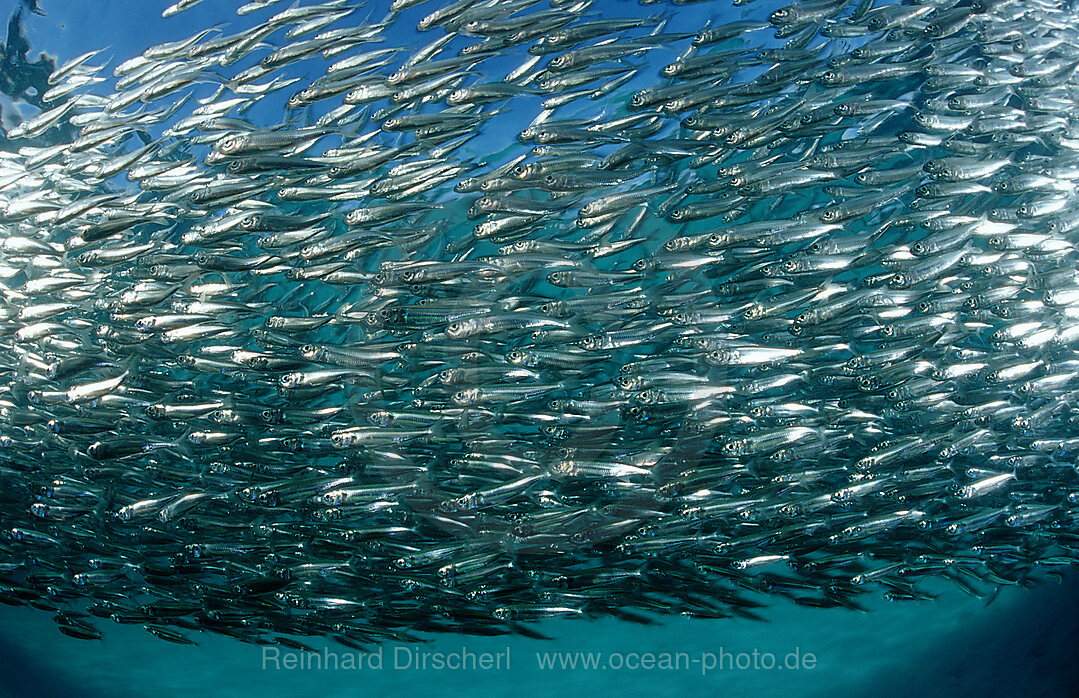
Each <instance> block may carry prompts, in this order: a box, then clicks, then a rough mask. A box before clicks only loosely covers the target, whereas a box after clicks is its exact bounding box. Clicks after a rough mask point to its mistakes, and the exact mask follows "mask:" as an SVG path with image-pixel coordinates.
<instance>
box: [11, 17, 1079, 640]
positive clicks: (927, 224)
mask: <svg viewBox="0 0 1079 698" xmlns="http://www.w3.org/2000/svg"><path fill="white" fill-rule="evenodd" d="M196 2H197V0H196ZM196 2H191V1H190V0H180V2H177V3H176V4H175V5H172V6H170V7H168V8H167V9H165V12H164V14H165V16H172V15H175V14H180V13H183V12H184V11H185V10H186V9H187V8H188V7H190V6H193V5H195V4H196ZM641 4H642V5H644V4H647V5H648V6H647V7H644V8H638V9H640V10H642V11H641V12H637V13H636V14H634V13H632V12H629V11H627V16H625V17H612V16H608V15H607V14H602V15H601V14H600V13H598V12H597V11H596V8H594V7H593V6H592V0H457V1H456V2H453V3H452V4H445V5H438V6H435V2H434V1H433V0H432V1H431V2H423V0H394V2H393V4H392V6H390V7H388V8H387V7H381V8H380V7H374V8H372V7H361V6H359V5H358V4H357V3H355V2H352V1H351V0H329V1H328V2H323V3H318V4H314V3H311V2H300V3H297V4H294V5H292V6H288V7H286V6H285V5H284V4H282V3H280V2H278V1H277V0H256V1H255V2H250V3H248V4H246V5H242V6H240V7H239V8H238V11H237V15H236V16H235V17H231V18H223V19H227V20H228V21H227V23H223V24H221V25H218V26H215V27H213V28H209V29H206V30H204V31H199V32H198V33H197V34H195V35H193V36H190V37H188V38H179V39H177V40H175V41H172V42H170V43H165V44H160V45H156V46H153V47H151V48H147V49H146V50H145V51H144V52H143V53H142V54H141V55H137V56H134V57H129V58H127V60H123V61H122V62H116V64H115V65H112V64H111V63H108V62H106V61H105V60H104V59H103V57H102V56H100V55H99V54H98V53H97V52H95V53H90V54H85V55H82V56H79V57H77V58H75V59H73V60H69V61H67V62H65V63H62V64H61V65H59V66H58V67H57V68H56V69H55V71H54V72H53V73H52V76H51V77H50V79H49V84H50V89H49V90H48V92H46V93H45V94H44V95H41V99H42V101H43V102H44V103H45V105H46V108H45V109H43V110H41V111H40V113H37V114H35V115H34V116H31V117H29V118H26V119H25V120H23V121H22V122H21V123H19V124H18V125H17V126H16V127H14V128H12V129H9V132H8V137H9V139H10V140H9V143H10V144H11V145H10V147H8V148H7V149H6V150H4V151H2V152H0V230H2V235H0V238H2V239H0V291H2V305H0V357H2V366H3V376H2V378H0V386H2V388H0V453H2V455H3V460H2V462H0V601H3V602H5V603H9V604H14V605H21V604H28V605H31V606H34V607H37V608H40V609H43V610H45V611H47V612H50V613H51V614H52V615H53V616H54V618H55V620H56V623H57V624H58V626H59V628H60V630H61V631H63V632H64V633H66V634H68V635H71V636H73V637H79V638H85V639H94V638H99V637H101V635H102V623H107V622H110V621H116V622H119V623H134V624H139V625H142V626H144V627H145V628H146V630H147V631H149V632H151V633H153V634H154V635H157V636H158V637H161V638H162V639H165V640H168V641H172V642H177V643H191V642H195V641H196V639H197V637H198V634H199V632H200V631H209V632H216V633H222V634H225V635H229V636H233V637H236V638H238V639H240V640H243V641H247V642H255V643H272V642H276V643H280V644H285V645H288V646H296V647H301V648H302V647H306V646H307V645H306V644H305V643H304V642H303V641H302V639H298V638H305V637H310V636H323V637H326V638H334V639H336V640H338V641H340V642H342V643H344V644H346V645H348V646H352V647H367V646H370V645H371V644H372V643H377V642H379V641H382V640H386V639H392V640H411V639H414V638H417V637H422V635H423V634H424V633H428V632H437V631H449V632H462V633H481V634H496V633H505V632H521V633H526V634H532V635H535V634H538V633H537V631H536V629H535V627H534V626H532V625H531V624H530V623H531V622H532V621H536V620H542V619H547V618H558V617H572V616H581V617H597V616H604V615H614V616H618V617H620V618H624V619H627V620H631V621H637V622H642V623H647V622H653V621H654V619H656V618H658V617H661V616H662V615H663V614H670V613H682V614H685V615H689V616H700V617H710V618H714V617H724V616H735V615H737V616H744V617H750V618H756V617H759V616H760V614H762V613H765V611H762V610H761V608H760V607H761V606H763V605H765V604H766V603H767V602H768V600H769V598H770V597H775V596H784V597H787V598H790V599H792V600H793V601H795V602H796V603H799V604H804V605H812V606H824V607H828V606H847V607H850V608H861V607H862V605H863V604H861V603H859V598H860V596H861V595H862V594H864V593H867V592H869V593H872V594H875V595H880V594H881V593H883V594H885V595H886V596H887V598H889V599H894V600H908V599H922V598H929V597H930V596H931V595H932V593H933V592H932V591H931V590H930V589H929V588H927V585H926V583H925V582H926V580H928V579H938V578H944V579H947V580H950V582H952V583H955V584H958V585H959V586H961V587H962V588H963V589H965V590H966V591H968V592H969V593H971V594H975V595H990V594H992V593H993V591H994V590H995V589H999V588H1000V587H1001V586H1002V585H1012V584H1028V583H1031V582H1033V581H1035V580H1038V579H1042V578H1045V577H1046V576H1053V575H1059V574H1060V572H1061V571H1062V570H1063V569H1065V568H1067V567H1069V566H1071V565H1072V564H1074V562H1075V561H1076V559H1077V558H1079V526H1077V520H1079V477H1077V455H1079V411H1077V410H1076V400H1077V398H1079V380H1077V378H1079V250H1077V249H1076V247H1075V244H1076V241H1077V240H1079V207H1077V206H1076V203H1077V201H1079V197H1077V195H1076V186H1077V184H1079V110H1077V109H1076V105H1077V102H1079V99H1077V97H1079V23H1077V21H1076V16H1075V7H1074V6H1073V5H1072V4H1070V3H1068V2H1059V1H1058V0H958V1H956V0H924V1H923V2H919V3H917V4H909V3H904V4H894V3H892V2H880V1H879V0H810V1H806V2H799V3H796V4H791V5H787V6H784V7H779V6H778V4H773V5H771V6H766V4H765V3H763V0H762V1H761V2H760V3H754V2H749V1H748V0H747V1H745V2H741V1H740V0H736V1H735V3H734V4H735V6H737V5H744V7H732V6H731V5H730V4H729V3H726V2H724V1H723V0H714V1H713V2H710V3H706V4H707V7H708V11H709V13H710V16H712V17H713V19H712V21H710V22H708V23H707V24H706V25H703V26H702V25H701V23H699V22H698V23H689V22H683V21H680V18H681V17H683V13H684V12H688V9H687V8H686V7H683V6H682V5H680V4H679V3H678V2H675V3H673V4H672V3H670V2H665V3H659V2H656V3H652V2H649V3H644V2H642V3H641ZM222 5H223V6H224V5H228V3H222ZM229 7H230V8H231V7H235V6H233V5H230V6H229ZM699 7H701V5H697V4H694V5H693V8H690V9H697V8H699ZM628 9H629V10H632V9H634V8H628ZM230 11H231V9H230ZM222 12H224V10H222ZM182 16H184V15H182V14H181V17H182ZM379 17H381V19H378V18H379ZM406 25H407V27H408V28H409V30H412V27H414V26H416V27H417V28H418V29H417V31H418V32H419V34H418V35H419V36H420V37H422V40H421V41H419V42H418V43H415V44H414V45H413V44H408V43H407V42H395V40H394V36H395V27H404V26H406ZM117 60H118V61H119V59H117ZM65 134H67V135H66V136H65ZM492 143H494V144H495V145H494V146H492V145H491V144H492ZM492 151H493V152H492Z"/></svg>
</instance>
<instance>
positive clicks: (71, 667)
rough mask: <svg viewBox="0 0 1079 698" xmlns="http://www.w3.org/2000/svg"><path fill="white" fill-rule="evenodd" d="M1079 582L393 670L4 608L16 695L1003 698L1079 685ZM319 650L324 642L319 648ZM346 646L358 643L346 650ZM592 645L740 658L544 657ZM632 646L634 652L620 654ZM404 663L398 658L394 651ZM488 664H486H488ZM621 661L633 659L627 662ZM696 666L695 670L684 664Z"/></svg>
mask: <svg viewBox="0 0 1079 698" xmlns="http://www.w3.org/2000/svg"><path fill="white" fill-rule="evenodd" d="M1077 592H1079V584H1077V583H1076V581H1075V580H1074V579H1069V580H1068V581H1067V582H1066V583H1064V584H1055V583H1054V584H1047V585H1044V586H1041V587H1038V588H1036V589H1033V590H1027V589H1019V588H1010V589H1005V590H1003V591H1002V592H1001V593H1000V595H999V596H998V597H997V598H996V599H995V600H994V601H993V602H992V603H991V604H989V605H988V606H987V605H986V604H985V601H984V600H980V599H974V598H971V597H969V596H966V595H963V594H961V593H959V592H958V591H956V590H954V589H948V588H944V589H942V590H941V595H940V596H939V598H937V599H936V600H935V601H931V602H924V603H913V604H909V603H908V604H895V603H888V602H884V601H879V600H878V601H867V603H869V605H870V606H871V612H870V613H857V612H851V611H846V610H844V609H838V610H837V609H831V610H821V609H806V608H800V607H797V606H794V605H792V604H777V605H775V606H774V607H772V608H771V609H769V610H770V613H769V619H770V621H769V622H766V623H762V622H754V621H749V620H732V619H723V620H716V621H708V620H699V619H684V618H675V619H670V620H668V621H666V622H663V623H662V624H660V625H656V626H650V627H641V626H638V625H633V624H628V623H624V622H617V621H612V620H601V621H594V622H587V621H585V622H579V621H560V622H549V623H546V624H542V625H540V626H538V628H539V629H541V630H542V631H544V632H547V633H549V634H550V635H551V636H552V637H553V638H554V639H553V640H551V641H542V640H531V639H528V638H520V637H496V638H475V637H460V636H439V637H436V638H434V639H433V640H432V641H431V642H430V643H428V644H424V645H419V646H401V645H388V646H386V647H385V648H383V662H382V668H381V669H377V668H369V667H367V668H361V669H347V668H339V669H337V670H333V669H324V670H319V669H317V668H309V669H300V668H297V669H293V670H287V669H285V668H283V667H282V668H280V669H275V668H274V666H273V663H272V662H271V663H270V664H269V665H268V666H267V667H266V668H263V655H262V652H263V650H262V649H261V648H259V647H254V646H250V645H243V644H240V643H236V642H233V641H231V640H229V639H227V638H222V637H216V636H213V635H210V634H200V635H199V636H198V640H199V645H198V646H195V647H181V646H174V645H169V644H167V643H164V642H160V641H157V640H155V639H154V638H151V637H149V636H148V635H147V634H146V633H145V632H144V631H143V630H142V629H141V628H140V627H139V626H137V625H135V626H120V625H112V624H108V625H103V626H102V628H103V630H104V631H105V640H104V641H103V642H83V641H79V640H74V639H71V638H67V637H65V636H63V635H60V634H59V633H58V632H57V631H56V630H55V628H54V627H53V624H52V623H51V621H49V619H48V617H47V616H45V615H44V614H41V613H37V612H34V611H30V610H24V609H9V608H5V609H3V610H2V611H0V623H2V627H3V628H4V630H5V632H4V639H3V641H2V643H0V666H4V667H5V670H4V673H3V676H4V681H3V687H2V690H0V695H2V696H5V698H7V697H11V698H16V697H21V696H37V697H38V698H52V697H54V696H55V697H56V698H61V697H67V696H86V697H87V698H96V697H97V696H102V697H104V696H115V697H116V698H127V697H129V696H130V697H135V696H147V695H156V696H198V695H202V696H215V697H217V696H220V697H222V698H231V697H233V696H265V697H266V698H277V697H278V696H281V697H286V696H295V697H296V698H306V697H308V696H311V697H314V696H325V695H334V696H349V697H351V696H357V697H358V696H396V695H405V696H412V697H414V698H420V697H424V698H426V697H427V696H432V697H442V698H445V697H448V696H516V697H518V698H531V697H533V696H535V697H537V698H538V697H546V696H565V695H589V694H594V695H601V696H607V695H609V696H627V697H630V696H632V697H640V698H653V697H655V696H731V697H734V696H742V697H754V698H756V697H761V698H771V697H772V696H775V697H777V698H778V697H787V698H801V697H805V698H810V697H820V698H824V697H834V698H846V697H847V696H849V697H850V698H855V697H857V696H866V695H873V696H880V697H881V698H893V697H894V698H901V697H903V696H952V697H954V698H966V697H968V696H969V697H970V698H976V697H978V698H990V697H995V696H1002V697H1003V696H1029V697H1030V698H1037V697H1042V696H1044V697H1045V698H1056V697H1066V696H1074V695H1077V691H1079V677H1077V676H1076V675H1075V672H1074V661H1075V658H1076V647H1077V644H1076V641H1077V640H1079V623H1077V617H1076V616H1077V614H1076V612H1075V611H1074V610H1072V609H1073V608H1074V605H1075V599H1076V594H1077ZM313 647H314V648H316V649H319V650H320V651H321V650H322V648H323V646H322V645H319V644H313ZM462 648H467V650H468V651H469V652H472V653H475V654H476V655H477V657H479V656H481V655H482V653H485V652H487V653H491V654H492V655H497V654H502V655H503V656H504V655H505V653H506V652H507V649H508V653H509V668H508V669H504V670H494V669H492V670H487V671H484V670H480V669H476V670H464V671H453V670H446V669H443V670H437V669H434V668H428V669H427V670H416V669H415V668H408V666H407V663H408V661H409V659H411V661H412V662H413V664H414V663H415V661H416V660H415V654H414V653H415V652H417V651H419V652H430V653H432V654H434V653H438V652H444V653H453V652H460V651H461V649H462ZM754 650H757V651H758V652H759V653H760V655H759V656H761V657H763V656H764V654H765V653H769V652H771V653H774V654H776V655H777V656H778V657H779V658H780V659H782V658H784V657H785V655H787V654H788V653H790V652H794V651H796V650H797V651H800V652H801V653H802V656H803V658H804V657H805V656H806V655H807V654H812V655H814V656H815V658H816V660H817V662H816V665H815V666H814V667H813V668H812V669H809V668H798V669H795V670H793V671H791V670H787V669H786V668H784V669H773V670H771V671H766V670H763V669H753V668H752V665H751V666H750V668H748V669H745V670H738V669H737V668H731V667H733V666H734V663H735V662H736V661H739V659H738V655H739V654H741V653H745V654H747V655H749V656H750V661H752V652H753V651H754ZM330 651H336V652H345V651H347V650H346V648H343V647H340V646H333V647H330ZM557 652H581V653H586V654H589V653H590V654H593V655H602V658H603V660H606V661H610V659H611V658H612V657H613V656H624V657H625V659H627V660H629V659H630V655H631V654H632V653H634V652H637V653H641V654H642V655H643V653H647V652H652V653H655V655H656V660H657V661H656V664H657V667H658V665H659V660H660V658H661V657H662V656H663V654H664V653H671V654H672V655H673V654H675V653H679V652H683V653H686V654H688V655H689V656H690V658H691V661H692V659H697V658H701V657H707V656H708V655H709V653H711V654H714V655H715V656H716V658H717V660H718V658H719V657H720V656H722V652H728V653H730V655H731V657H732V658H731V659H730V660H729V661H730V665H729V666H728V667H727V668H724V669H721V668H718V661H717V668H716V669H713V670H710V671H704V672H702V670H701V669H700V668H699V667H700V665H699V664H697V663H693V664H692V666H690V668H688V669H684V670H683V669H660V668H656V669H653V670H647V669H643V668H641V669H630V668H623V669H620V670H616V669H610V668H608V669H605V670H585V669H581V668H578V669H577V670H569V669H565V670H557V669H556V670H542V669H540V668H539V661H538V659H537V655H545V653H557ZM615 653H620V654H617V655H616V654H615ZM395 656H397V658H398V660H399V661H398V665H403V666H404V667H405V668H395V666H394V664H395V662H394V657H395ZM477 661H478V660H477ZM614 663H615V664H616V665H617V661H615V662H614ZM683 666H684V665H683Z"/></svg>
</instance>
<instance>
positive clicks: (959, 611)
mask: <svg viewBox="0 0 1079 698" xmlns="http://www.w3.org/2000/svg"><path fill="white" fill-rule="evenodd" d="M604 1H605V2H606V3H608V4H611V5H616V6H618V8H622V7H627V8H628V7H631V6H635V5H636V3H626V2H621V1H620V0H604ZM219 2H220V4H219ZM40 4H41V6H42V7H43V8H44V9H45V10H46V11H47V13H48V15H47V17H44V18H39V17H31V18H28V21H27V31H28V34H29V36H30V38H31V42H32V43H33V45H34V51H32V52H31V59H33V58H34V57H35V56H36V51H37V50H48V51H50V52H55V53H57V54H58V55H59V58H60V60H61V61H62V60H65V59H67V58H71V57H73V56H75V55H78V54H80V53H82V52H84V51H87V50H91V49H94V48H100V47H101V46H102V45H107V46H109V47H110V48H109V50H108V51H107V52H106V54H108V55H111V56H113V57H121V58H120V59H121V60H122V58H124V57H128V56H130V55H134V54H135V53H137V52H139V51H141V50H142V48H145V46H147V45H149V44H152V43H156V42H161V41H169V40H174V39H177V38H181V37H185V36H188V35H189V34H191V33H193V32H191V31H184V30H182V29H176V28H175V26H173V27H170V26H169V25H168V24H167V23H163V22H162V20H161V19H160V17H159V16H158V15H159V13H160V8H161V7H163V6H164V4H163V3H160V2H156V1H154V0H147V2H141V1H137V0H133V1H130V2H127V1H125V2H117V1H112V0H94V1H89V0H52V1H51V2H50V0H41V2H40ZM226 4H227V5H229V7H231V6H232V5H233V4H235V3H233V2H231V0H211V1H210V2H205V3H203V4H202V5H199V6H198V7H196V8H195V9H194V10H192V11H191V12H190V14H187V15H186V16H185V21H189V22H190V23H191V26H192V27H205V26H210V25H211V24H213V23H214V22H215V20H216V19H217V18H218V17H220V8H221V6H223V5H226ZM15 5H16V1H15V0H2V1H0V16H2V17H3V18H4V19H6V18H7V17H8V16H10V14H11V12H12V10H13V9H14V7H15ZM215 7H216V9H215ZM618 8H615V9H616V10H617V9H618ZM638 11H640V10H639V8H638ZM686 12H687V13H692V12H699V11H698V10H689V9H687V10H686ZM693 16H694V15H692V14H687V15H686V16H685V17H693ZM685 17H684V19H685ZM698 20H699V18H698V19H689V20H687V21H690V22H691V23H692V22H697V23H698V26H699V21H698ZM135 27H138V31H137V32H136V31H135V30H134V28H135ZM58 47H60V48H58ZM116 62H118V61H116V60H114V61H113V64H115V63H116ZM938 591H939V596H938V598H937V599H936V600H935V601H932V602H920V603H889V602H886V601H884V600H882V599H881V598H880V594H879V592H877V593H876V594H872V595H869V596H867V597H866V599H865V600H864V601H862V602H863V603H865V604H867V606H868V607H869V608H870V609H871V612H869V613H859V612H854V611H849V610H846V609H829V610H821V609H812V608H802V607H798V606H794V605H793V604H790V603H787V602H782V601H780V602H776V603H775V604H774V605H773V606H772V607H771V608H768V609H764V610H763V614H764V615H765V616H766V617H767V618H768V622H754V621H750V620H743V619H722V620H696V619H685V618H670V619H667V620H665V621H664V622H662V623H661V624H658V625H655V626H641V625H635V624H629V623H625V622H620V621H615V620H596V621H591V620H590V621H581V620H576V621H558V622H549V623H546V624H542V625H539V626H535V627H537V628H538V629H540V630H542V631H543V632H545V633H547V634H549V635H551V636H552V637H554V638H556V639H554V640H552V641H540V640H532V639H528V638H523V637H513V636H503V637H494V638H484V637H469V636H453V635H443V636H438V637H435V638H433V639H432V641H431V642H430V643H429V644H427V645H424V646H421V647H414V648H412V649H419V650H420V651H426V652H431V653H436V652H458V651H460V650H461V649H462V647H464V648H467V650H468V651H469V652H472V653H476V654H480V653H483V652H492V653H505V652H506V651H507V648H508V651H509V657H510V663H509V664H510V665H509V668H508V669H503V670H497V671H496V670H486V671H485V670H464V671H452V670H434V669H427V670H417V669H415V668H409V669H396V668H394V666H393V664H394V662H393V657H394V656H395V653H396V652H397V651H398V650H397V649H396V648H397V647H398V646H397V645H388V646H386V647H385V648H384V650H383V652H384V654H383V658H384V661H383V667H382V668H381V669H377V670H376V669H360V670H337V671H334V670H316V669H309V670H301V669H294V670H285V669H280V670H275V669H273V668H268V669H264V668H263V666H262V664H263V662H262V649H261V648H260V647H257V646H254V645H247V644H243V643H240V642H237V641H234V640H231V639H229V638H225V637H220V636H216V635H212V634H210V633H204V634H192V635H193V636H194V637H195V638H196V639H197V640H198V641H199V644H198V645H197V646H194V647H187V646H177V645H173V644H169V643H166V642H163V641H160V640H157V639H155V638H153V637H151V636H150V635H149V634H148V633H146V632H145V631H144V630H143V629H142V628H141V627H140V626H138V625H134V626H123V625H117V624H113V623H111V622H108V621H102V622H100V623H99V627H100V628H101V629H102V630H103V631H104V633H105V639H104V640H103V641H92V642H85V641H80V640H75V639H71V638H68V637H66V636H64V635H62V634H60V633H59V632H58V631H57V630H56V627H55V624H54V623H53V622H52V620H51V619H50V617H49V614H48V613H44V612H40V611H33V610H30V609H23V608H12V607H7V606H4V607H0V629H2V633H0V696H3V697H9V696H10V697H15V696H34V697H35V698H50V697H52V696H56V697H62V698H74V697H78V698H82V697H86V698H93V697H96V696H103V697H104V696H109V697H110V698H111V697H115V698H123V697H127V696H161V697H171V696H185V697H194V698H210V697H217V696H221V697H228V696H259V697H260V698H277V697H278V696H281V697H296V698H302V697H305V696H335V697H336V696H342V697H347V696H405V697H406V698H420V697H422V696H438V697H439V698H448V697H450V696H481V697H486V696H492V697H497V696H513V697H514V698H530V697H532V696H566V697H569V696H587V697H589V698H605V697H606V696H646V697H648V698H655V697H657V696H668V695H669V696H697V695H701V696H732V697H733V696H738V697H754V698H756V697H758V696H760V697H763V698H771V697H773V696H776V697H784V698H797V697H801V696H806V697H809V696H828V697H835V698H844V697H846V696H852V697H853V696H874V697H877V698H891V697H893V696H894V697H896V698H900V697H904V696H918V697H924V698H928V697H932V696H949V697H951V698H963V697H966V696H971V697H975V696H976V697H978V698H992V697H995V696H1001V697H1004V696H1007V697H1013V696H1014V697H1016V698H1036V697H1038V696H1046V697H1058V696H1059V697H1064V698H1067V697H1069V696H1079V672H1077V669H1076V661H1075V660H1076V658H1077V656H1079V609H1077V601H1079V580H1077V579H1076V578H1075V576H1074V575H1072V576H1069V577H1068V578H1067V580H1066V581H1065V582H1064V583H1063V584H1057V583H1053V582H1050V583H1047V584H1044V585H1041V586H1038V587H1035V588H1033V589H1023V588H1008V589H1004V590H1003V591H1002V592H1001V593H1000V595H999V596H998V597H997V598H996V599H995V600H994V601H993V602H992V603H991V604H989V605H986V603H985V601H984V600H982V599H975V598H971V597H969V596H967V595H965V594H963V593H961V592H960V591H958V590H957V589H956V588H954V587H952V586H945V587H941V588H940V589H939V590H938ZM312 644H314V646H316V647H317V648H321V647H323V646H324V644H323V645H320V644H317V643H314V642H312ZM331 648H332V650H333V651H335V652H342V653H343V652H349V651H350V650H348V649H347V648H344V647H341V646H339V645H331ZM754 650H756V651H757V652H759V653H764V652H772V653H774V654H775V655H777V656H779V657H785V656H786V655H787V654H788V653H790V652H792V651H799V652H801V653H802V654H803V655H804V654H806V653H812V654H813V656H814V657H815V659H816V660H817V661H816V665H815V666H814V667H813V668H812V669H797V670H787V669H773V670H771V671H767V670H763V669H752V668H750V669H746V670H738V669H720V668H716V669H714V670H712V671H710V672H707V673H703V672H702V670H701V667H700V664H699V663H698V664H695V665H693V666H691V667H689V668H688V669H687V668H683V669H677V670H662V669H653V670H645V669H638V670H630V669H621V670H614V669H599V670H582V669H578V670H575V671H573V670H541V669H540V668H539V667H538V666H537V658H536V653H537V652H585V653H604V659H605V660H609V658H610V655H609V654H607V653H612V652H620V653H631V652H636V653H646V652H652V653H656V654H657V655H658V654H660V653H664V652H671V653H674V652H682V653H686V654H687V655H688V656H689V657H693V658H700V657H702V656H704V653H713V654H715V655H719V654H721V653H722V652H729V653H731V654H732V655H737V654H738V653H752V652H753V651H754ZM702 674H703V675H702Z"/></svg>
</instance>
